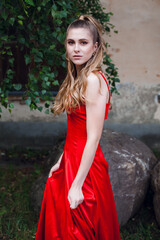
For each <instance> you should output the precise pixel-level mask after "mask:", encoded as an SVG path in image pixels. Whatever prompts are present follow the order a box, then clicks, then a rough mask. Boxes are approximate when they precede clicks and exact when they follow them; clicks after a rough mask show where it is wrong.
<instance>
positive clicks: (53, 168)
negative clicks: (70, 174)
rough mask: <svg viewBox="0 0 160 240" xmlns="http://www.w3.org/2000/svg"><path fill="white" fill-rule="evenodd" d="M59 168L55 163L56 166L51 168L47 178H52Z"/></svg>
mask: <svg viewBox="0 0 160 240" xmlns="http://www.w3.org/2000/svg"><path fill="white" fill-rule="evenodd" d="M59 166H60V165H59V164H58V163H56V164H55V165H54V166H53V167H52V168H51V170H50V172H49V175H48V177H51V176H52V173H53V172H55V171H56V170H57V169H58V168H59Z"/></svg>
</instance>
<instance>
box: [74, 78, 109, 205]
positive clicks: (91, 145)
mask: <svg viewBox="0 0 160 240" xmlns="http://www.w3.org/2000/svg"><path fill="white" fill-rule="evenodd" d="M104 84H105V85H104ZM101 93H102V94H100V93H99V79H98V78H97V76H96V75H94V74H90V76H89V77H88V85H87V90H86V97H87V99H89V101H86V117H87V120H86V121H87V122H86V128H87V141H86V145H85V148H84V151H83V155H82V158H81V163H80V166H79V169H78V172H77V175H76V177H75V179H74V181H73V183H72V186H71V188H72V190H71V192H70V194H73V195H72V196H71V195H69V201H70V202H72V205H73V202H77V201H78V200H77V199H78V193H77V192H78V190H79V189H80V188H82V186H83V183H84V181H85V178H86V176H87V174H88V172H89V169H90V167H91V165H92V162H93V160H94V156H95V153H96V150H97V146H98V143H99V140H100V137H101V134H102V129H103V123H104V116H105V110H106V101H107V97H108V96H109V93H108V88H107V85H106V83H104V81H103V82H102V88H101ZM77 189H78V190H77ZM80 192H81V190H80ZM79 195H81V196H82V194H79ZM75 198H76V199H75ZM80 202H82V199H81V200H80Z"/></svg>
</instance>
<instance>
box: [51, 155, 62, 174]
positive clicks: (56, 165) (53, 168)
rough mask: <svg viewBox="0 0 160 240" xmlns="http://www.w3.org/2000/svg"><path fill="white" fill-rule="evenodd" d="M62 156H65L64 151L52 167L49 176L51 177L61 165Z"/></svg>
mask: <svg viewBox="0 0 160 240" xmlns="http://www.w3.org/2000/svg"><path fill="white" fill-rule="evenodd" d="M62 156H63V153H62V154H61V156H60V158H59V160H58V162H57V163H56V164H55V165H54V166H53V167H52V168H51V170H50V172H49V175H48V177H51V176H52V173H53V172H55V171H56V170H57V169H58V168H59V167H60V163H61V160H62Z"/></svg>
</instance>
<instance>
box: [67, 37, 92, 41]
mask: <svg viewBox="0 0 160 240" xmlns="http://www.w3.org/2000/svg"><path fill="white" fill-rule="evenodd" d="M71 40H72V41H74V39H72V38H68V39H67V41H71ZM78 40H79V41H88V39H86V38H80V39H78Z"/></svg>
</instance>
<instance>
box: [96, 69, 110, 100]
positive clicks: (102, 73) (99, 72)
mask: <svg viewBox="0 0 160 240" xmlns="http://www.w3.org/2000/svg"><path fill="white" fill-rule="evenodd" d="M99 73H100V74H101V76H102V77H103V79H104V80H105V82H106V84H107V87H108V91H109V101H108V102H109V103H110V99H111V92H110V88H109V84H108V82H107V80H106V78H105V76H104V75H103V73H102V72H100V71H99Z"/></svg>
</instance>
